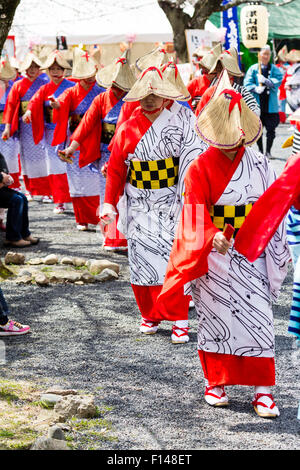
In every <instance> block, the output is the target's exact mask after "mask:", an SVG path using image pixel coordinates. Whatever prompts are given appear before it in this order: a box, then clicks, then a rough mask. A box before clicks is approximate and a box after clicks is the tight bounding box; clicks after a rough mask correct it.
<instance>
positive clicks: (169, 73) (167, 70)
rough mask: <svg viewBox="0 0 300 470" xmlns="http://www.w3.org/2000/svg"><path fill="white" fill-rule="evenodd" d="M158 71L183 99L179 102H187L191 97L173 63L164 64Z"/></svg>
mask: <svg viewBox="0 0 300 470" xmlns="http://www.w3.org/2000/svg"><path fill="white" fill-rule="evenodd" d="M160 70H161V71H162V74H163V76H164V77H166V78H167V79H168V80H169V81H170V82H171V83H172V84H173V85H174V86H175V87H176V88H177V89H178V90H179V91H180V93H181V94H182V95H183V96H184V97H185V98H184V99H181V100H180V101H188V100H190V99H191V95H190V93H189V91H188V89H187V87H186V86H185V84H184V82H183V80H182V78H181V75H180V73H179V70H178V67H177V65H176V64H175V63H174V62H172V61H170V62H168V63H167V64H164V65H163V66H162V67H161V68H160Z"/></svg>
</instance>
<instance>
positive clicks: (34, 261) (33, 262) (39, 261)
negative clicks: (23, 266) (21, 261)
mask: <svg viewBox="0 0 300 470" xmlns="http://www.w3.org/2000/svg"><path fill="white" fill-rule="evenodd" d="M43 263H44V260H43V258H31V259H29V260H28V264H31V265H32V266H37V265H39V264H43Z"/></svg>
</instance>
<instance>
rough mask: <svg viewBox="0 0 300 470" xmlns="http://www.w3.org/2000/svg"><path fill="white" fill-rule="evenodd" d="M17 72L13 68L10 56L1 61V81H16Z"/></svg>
mask: <svg viewBox="0 0 300 470" xmlns="http://www.w3.org/2000/svg"><path fill="white" fill-rule="evenodd" d="M16 75H17V72H16V70H15V69H14V68H13V67H12V66H11V64H10V60H9V58H8V56H6V58H5V59H2V60H1V61H0V80H14V79H15V78H16Z"/></svg>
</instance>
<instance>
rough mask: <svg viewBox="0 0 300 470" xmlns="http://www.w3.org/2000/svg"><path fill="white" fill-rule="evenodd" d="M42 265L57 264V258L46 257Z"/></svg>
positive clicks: (54, 256)
mask: <svg viewBox="0 0 300 470" xmlns="http://www.w3.org/2000/svg"><path fill="white" fill-rule="evenodd" d="M43 262H44V264H49V265H51V264H57V263H58V257H57V256H56V255H52V254H51V255H48V256H46V257H45V258H44V259H43Z"/></svg>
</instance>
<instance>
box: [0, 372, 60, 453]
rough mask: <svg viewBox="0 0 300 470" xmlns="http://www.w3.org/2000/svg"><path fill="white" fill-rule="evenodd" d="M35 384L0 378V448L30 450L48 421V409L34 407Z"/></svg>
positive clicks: (49, 412)
mask: <svg viewBox="0 0 300 470" xmlns="http://www.w3.org/2000/svg"><path fill="white" fill-rule="evenodd" d="M39 395H40V392H39V391H38V390H37V387H36V385H35V384H32V383H28V382H15V381H10V380H4V379H0V450H27V449H30V447H31V445H32V444H33V442H34V441H35V440H36V438H37V437H38V436H39V435H41V434H43V432H44V431H45V430H46V429H47V428H48V426H49V423H50V422H51V420H52V412H51V411H48V410H43V409H41V408H39V407H37V406H36V404H35V403H36V398H37V396H39Z"/></svg>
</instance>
